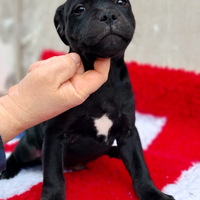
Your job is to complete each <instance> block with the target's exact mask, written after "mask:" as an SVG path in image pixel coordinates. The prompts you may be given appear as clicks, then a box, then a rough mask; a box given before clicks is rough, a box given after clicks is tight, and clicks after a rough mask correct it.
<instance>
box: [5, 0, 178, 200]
mask: <svg viewBox="0 0 200 200" xmlns="http://www.w3.org/2000/svg"><path fill="white" fill-rule="evenodd" d="M54 20H55V26H56V29H57V31H58V34H59V35H60V38H61V39H62V41H63V42H64V43H65V44H66V45H69V46H70V52H76V53H78V54H79V55H80V56H81V58H82V60H83V63H84V66H85V70H90V69H93V64H94V61H95V60H96V58H98V57H102V58H103V57H111V69H110V72H109V78H108V81H107V82H106V83H105V84H104V85H103V86H102V87H101V88H100V89H99V90H98V91H97V92H95V93H93V94H92V95H91V96H90V97H89V98H88V99H87V100H86V101H85V102H84V103H83V104H82V105H80V106H77V107H75V108H73V109H70V110H69V111H67V112H65V113H63V114H61V115H59V116H58V117H55V118H53V119H51V120H48V121H46V122H44V123H42V124H39V125H37V126H35V127H33V128H31V129H29V130H27V131H26V134H25V136H24V137H23V138H22V139H21V140H20V142H19V144H18V145H17V147H16V149H15V151H14V152H13V153H12V155H11V156H10V158H9V159H8V161H7V170H6V171H5V172H4V174H3V178H10V177H13V176H14V175H16V174H17V173H18V171H19V170H20V168H21V167H23V166H28V165H31V164H35V163H37V162H38V161H40V159H41V155H42V163H43V171H44V172H43V173H44V184H43V190H42V197H41V199H42V200H64V199H65V179H64V176H63V169H64V168H67V169H82V168H84V166H85V164H86V163H87V162H89V161H92V160H94V159H96V158H98V157H99V156H101V155H103V154H106V153H108V154H109V150H110V149H111V146H112V143H113V141H114V140H115V139H116V140H117V143H118V150H119V154H120V157H121V158H122V160H123V162H124V164H125V166H126V168H127V170H128V172H129V173H130V176H131V178H132V180H133V187H134V189H135V191H136V193H137V195H138V197H139V199H140V200H173V199H174V198H173V197H172V196H169V195H166V194H164V193H162V192H161V191H159V190H158V189H157V188H156V187H155V186H154V184H153V182H152V180H151V178H150V175H149V171H148V169H147V166H146V164H145V161H144V157H143V151H142V147H141V143H140V139H139V136H138V132H137V129H136V127H135V114H134V110H135V106H134V96H133V92H132V88H131V83H130V80H129V75H128V71H127V67H126V64H125V62H124V51H125V49H126V47H127V46H128V44H129V43H130V41H131V39H132V36H133V33H134V29H135V20H134V16H133V14H132V11H131V5H130V2H129V1H128V0H96V1H95V0H68V1H67V2H66V3H65V4H63V5H61V6H60V7H59V8H58V9H57V11H56V15H55V19H54ZM41 149H42V152H41ZM97 181H98V180H97Z"/></svg>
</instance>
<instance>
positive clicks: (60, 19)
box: [54, 4, 69, 45]
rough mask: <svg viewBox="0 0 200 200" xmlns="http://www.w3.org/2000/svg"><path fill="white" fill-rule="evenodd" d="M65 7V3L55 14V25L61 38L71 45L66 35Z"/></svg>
mask: <svg viewBox="0 0 200 200" xmlns="http://www.w3.org/2000/svg"><path fill="white" fill-rule="evenodd" d="M64 7H65V4H63V5H61V6H59V7H58V8H57V10H56V13H55V16H54V25H55V27H56V30H57V32H58V35H59V36H60V38H61V40H62V41H63V42H64V43H65V44H66V45H69V43H68V41H67V39H66V37H65V21H64Z"/></svg>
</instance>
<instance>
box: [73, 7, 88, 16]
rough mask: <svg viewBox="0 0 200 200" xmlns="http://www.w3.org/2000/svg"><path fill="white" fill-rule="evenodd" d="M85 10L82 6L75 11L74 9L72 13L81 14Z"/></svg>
mask: <svg viewBox="0 0 200 200" xmlns="http://www.w3.org/2000/svg"><path fill="white" fill-rule="evenodd" d="M85 10H86V8H85V7H84V6H82V5H81V6H77V7H76V8H75V9H74V13H76V14H81V13H83V12H84V11H85Z"/></svg>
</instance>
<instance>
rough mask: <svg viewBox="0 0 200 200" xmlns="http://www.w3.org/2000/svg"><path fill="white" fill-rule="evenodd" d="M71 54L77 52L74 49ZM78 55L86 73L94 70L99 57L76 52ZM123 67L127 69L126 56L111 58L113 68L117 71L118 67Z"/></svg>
mask: <svg viewBox="0 0 200 200" xmlns="http://www.w3.org/2000/svg"><path fill="white" fill-rule="evenodd" d="M71 52H76V51H73V50H72V49H70V51H69V53H71ZM76 53H78V54H79V55H80V57H81V60H82V62H83V65H84V68H85V71H88V70H92V69H94V62H95V60H96V59H97V56H95V55H93V54H89V53H88V54H83V53H79V52H76ZM122 66H124V67H126V64H125V62H124V54H120V55H117V56H113V57H112V58H111V67H112V68H115V70H116V71H117V68H118V67H122Z"/></svg>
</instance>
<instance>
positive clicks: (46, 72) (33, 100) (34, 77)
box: [1, 53, 110, 130]
mask: <svg viewBox="0 0 200 200" xmlns="http://www.w3.org/2000/svg"><path fill="white" fill-rule="evenodd" d="M109 69H110V59H99V60H98V59H97V60H96V61H95V64H94V70H90V71H87V72H85V71H84V67H83V63H82V61H81V59H80V57H79V55H78V54H75V53H71V54H67V55H64V56H58V57H53V58H50V59H48V60H45V61H38V62H36V63H34V64H32V65H31V66H30V69H29V71H28V74H27V75H26V76H25V77H24V79H23V80H21V82H20V83H19V84H17V85H15V86H13V87H12V88H11V89H10V90H9V91H8V93H7V95H6V96H5V98H6V99H7V100H6V101H5V103H4V101H3V102H1V105H3V107H4V108H5V109H6V110H7V111H8V112H9V113H10V114H11V115H12V116H13V117H14V119H16V121H17V122H18V123H19V124H20V126H21V129H23V130H25V129H27V128H29V127H31V126H34V125H36V124H38V123H41V122H43V121H45V120H48V119H50V118H52V117H55V116H57V115H59V114H61V113H62V112H64V111H66V110H68V109H70V108H72V107H74V106H77V105H79V104H81V103H83V102H84V101H85V100H86V99H87V98H88V97H89V95H90V94H91V93H93V92H95V91H96V90H97V89H98V88H99V87H100V86H101V85H102V84H103V83H104V82H105V81H106V80H107V78H108V72H109Z"/></svg>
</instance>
